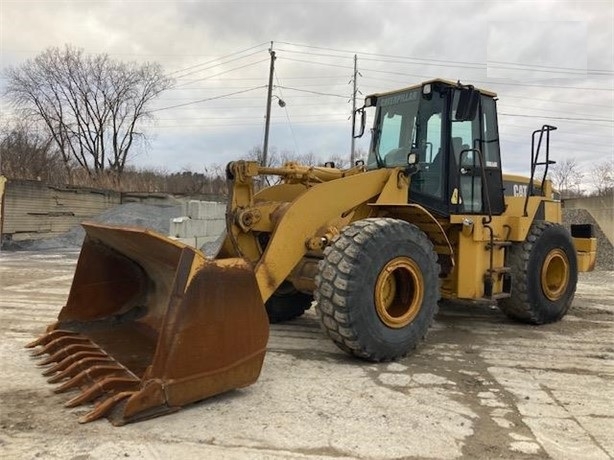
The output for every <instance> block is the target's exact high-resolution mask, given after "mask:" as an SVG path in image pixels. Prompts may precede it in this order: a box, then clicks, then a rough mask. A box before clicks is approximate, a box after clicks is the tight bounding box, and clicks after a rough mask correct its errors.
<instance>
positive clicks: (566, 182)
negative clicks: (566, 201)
mask: <svg viewBox="0 0 614 460" xmlns="http://www.w3.org/2000/svg"><path fill="white" fill-rule="evenodd" d="M583 176H584V174H583V173H582V170H581V169H580V166H579V165H578V163H577V162H576V160H575V158H572V159H564V160H562V161H559V162H557V163H556V164H555V165H554V167H553V168H552V173H551V175H550V178H551V179H552V182H554V187H555V188H556V189H557V190H558V191H559V192H560V194H561V196H562V197H564V198H565V197H571V196H579V195H582V191H581V190H580V185H581V184H582V178H583Z"/></svg>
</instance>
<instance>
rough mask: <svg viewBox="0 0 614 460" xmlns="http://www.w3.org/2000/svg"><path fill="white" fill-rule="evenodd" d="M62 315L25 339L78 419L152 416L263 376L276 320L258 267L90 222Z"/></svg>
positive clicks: (118, 422)
mask: <svg viewBox="0 0 614 460" xmlns="http://www.w3.org/2000/svg"><path fill="white" fill-rule="evenodd" d="M83 227H84V228H85V230H86V237H85V241H84V243H83V246H82V248H81V254H80V256H79V261H78V263H77V269H76V271H75V275H74V279H73V283H72V287H71V289H70V294H69V296H68V300H67V303H66V306H65V307H64V308H62V310H61V311H60V314H59V316H58V321H57V322H56V323H54V324H52V325H50V326H49V327H48V328H47V333H46V334H45V335H43V336H42V337H41V338H39V339H38V340H36V341H34V342H32V343H30V344H28V345H27V347H29V348H34V347H40V348H38V349H37V350H36V351H35V352H34V353H33V354H34V355H35V356H43V355H48V356H46V358H45V359H44V360H43V361H42V362H40V365H43V366H49V367H48V368H47V369H45V371H44V372H43V374H44V375H46V376H49V377H50V378H49V382H51V383H60V382H62V384H61V385H60V386H59V387H57V388H56V390H55V391H56V392H64V391H69V390H73V391H74V390H78V391H79V392H78V394H76V395H75V396H74V397H73V398H72V399H70V400H69V401H68V402H67V403H66V406H68V407H73V406H77V405H80V404H85V403H88V402H94V401H95V402H96V404H95V406H94V407H93V409H92V410H91V411H90V412H88V413H87V414H86V415H85V416H83V417H82V418H81V419H80V422H82V423H86V422H90V421H92V420H96V419H98V418H100V417H105V416H106V417H107V418H108V419H109V420H110V421H111V422H112V423H113V424H114V425H123V424H125V423H129V422H133V421H136V420H141V419H145V418H151V417H155V416H158V415H162V414H164V413H167V412H171V411H175V410H178V409H179V408H180V407H181V406H184V405H186V404H189V403H192V402H195V401H199V400H201V399H204V398H207V397H209V396H213V395H216V394H219V393H223V392H225V391H229V390H232V389H235V388H240V387H244V386H247V385H250V384H251V383H253V382H255V381H256V380H257V379H258V376H259V374H260V369H261V367H262V362H263V360H264V355H265V352H266V344H267V340H268V333H269V326H268V319H267V315H266V311H265V308H264V304H263V302H262V297H261V295H260V290H259V289H258V284H257V282H256V277H255V275H254V270H253V268H252V267H251V266H250V265H249V264H248V263H247V262H246V261H245V260H243V259H241V258H229V259H221V260H215V261H213V260H207V259H206V258H205V256H204V255H203V254H202V253H201V252H200V251H198V250H196V249H194V248H192V247H189V246H186V245H184V244H182V243H180V242H177V241H174V240H171V239H169V238H166V237H164V236H162V235H159V234H156V233H155V232H152V231H149V230H144V229H138V228H128V227H114V226H107V225H100V224H93V223H84V224H83Z"/></svg>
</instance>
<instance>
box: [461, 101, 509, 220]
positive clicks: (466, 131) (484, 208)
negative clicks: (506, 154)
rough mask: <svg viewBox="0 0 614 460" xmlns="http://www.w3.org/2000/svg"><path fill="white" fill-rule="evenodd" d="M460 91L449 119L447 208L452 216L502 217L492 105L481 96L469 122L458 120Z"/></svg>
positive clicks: (496, 135)
mask: <svg viewBox="0 0 614 460" xmlns="http://www.w3.org/2000/svg"><path fill="white" fill-rule="evenodd" d="M458 93H459V91H458V90H456V91H455V95H454V98H453V102H452V107H451V109H452V113H451V117H450V131H449V132H450V183H451V184H452V187H451V194H450V205H451V212H452V213H455V214H492V215H499V214H501V213H503V211H504V208H505V203H504V199H503V177H502V172H501V158H500V151H499V134H498V130H497V118H496V107H495V101H494V99H493V98H492V97H488V96H484V95H480V96H479V98H480V100H479V105H478V107H477V110H476V112H475V116H474V117H473V118H472V119H462V120H459V119H457V116H456V109H455V107H457V105H458V99H459V97H458V96H459V95H458Z"/></svg>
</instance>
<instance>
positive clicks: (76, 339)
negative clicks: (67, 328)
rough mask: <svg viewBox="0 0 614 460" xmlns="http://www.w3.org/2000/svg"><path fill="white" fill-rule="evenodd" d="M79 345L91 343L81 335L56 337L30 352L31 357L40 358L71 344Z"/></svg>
mask: <svg viewBox="0 0 614 460" xmlns="http://www.w3.org/2000/svg"><path fill="white" fill-rule="evenodd" d="M81 343H92V342H91V340H90V339H88V338H87V337H83V336H82V335H66V336H62V337H58V338H57V339H54V340H52V341H51V342H48V343H47V344H46V345H44V346H43V347H42V348H40V349H38V350H36V351H34V352H32V356H41V355H44V354H50V355H52V354H53V353H55V352H56V351H58V350H60V349H61V348H63V347H65V346H68V345H73V344H81Z"/></svg>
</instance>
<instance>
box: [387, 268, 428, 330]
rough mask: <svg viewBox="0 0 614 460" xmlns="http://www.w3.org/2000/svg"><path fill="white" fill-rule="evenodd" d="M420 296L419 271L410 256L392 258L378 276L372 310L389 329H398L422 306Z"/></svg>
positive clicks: (415, 314)
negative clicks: (374, 310)
mask: <svg viewBox="0 0 614 460" xmlns="http://www.w3.org/2000/svg"><path fill="white" fill-rule="evenodd" d="M423 297H424V278H423V277H422V271H421V270H420V268H419V267H418V265H417V264H416V262H414V261H413V260H412V259H410V258H409V257H397V258H395V259H392V260H391V261H390V262H388V263H387V264H386V266H385V267H384V268H383V269H382V271H381V272H380V274H379V275H378V277H377V281H376V283H375V308H376V310H377V314H378V316H379V317H380V319H381V320H382V322H383V323H384V324H385V325H386V326H388V327H391V328H394V329H399V328H402V327H404V326H407V325H408V324H409V323H411V322H412V321H413V320H414V318H415V317H416V316H417V315H418V312H419V311H420V308H421V307H422V299H423Z"/></svg>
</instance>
